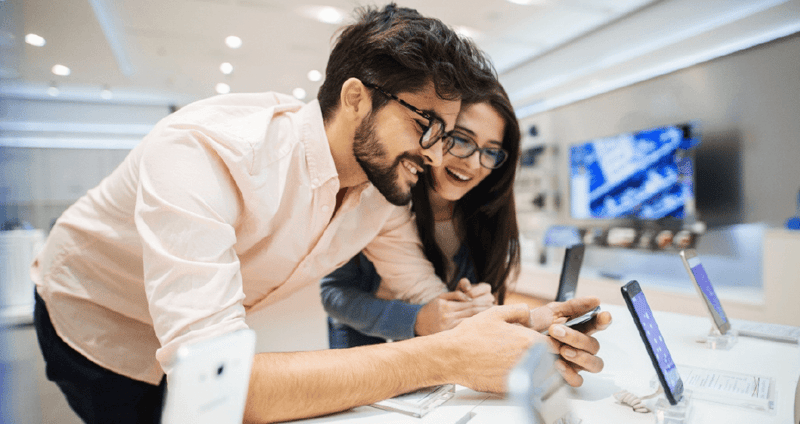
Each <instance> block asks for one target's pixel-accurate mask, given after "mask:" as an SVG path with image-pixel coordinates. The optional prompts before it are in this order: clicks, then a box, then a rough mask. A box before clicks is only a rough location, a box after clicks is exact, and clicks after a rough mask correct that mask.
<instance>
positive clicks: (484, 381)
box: [434, 304, 549, 393]
mask: <svg viewBox="0 0 800 424" xmlns="http://www.w3.org/2000/svg"><path fill="white" fill-rule="evenodd" d="M530 324H531V314H530V310H529V308H528V307H527V306H526V305H523V304H515V305H503V306H494V307H492V308H490V309H489V310H487V311H484V312H481V313H479V314H477V315H475V316H473V317H470V318H467V319H465V320H464V321H463V322H462V323H461V324H460V325H458V326H457V327H456V328H454V329H452V330H449V331H445V332H443V333H441V334H440V335H436V336H434V337H439V336H441V337H446V338H447V339H446V340H445V342H444V343H443V344H444V345H445V346H447V347H448V348H449V349H450V353H449V354H448V355H450V356H448V358H449V359H446V360H445V361H446V363H448V364H449V365H452V366H453V367H454V371H453V373H454V376H455V380H454V381H453V382H455V383H457V384H461V385H463V386H466V387H469V388H471V389H473V390H477V391H481V392H494V393H503V392H505V391H506V389H507V387H506V378H507V377H508V374H509V373H510V372H511V369H512V368H514V367H515V366H516V365H517V364H518V363H519V361H520V360H521V359H522V356H523V355H524V354H525V353H526V352H527V351H528V349H529V348H530V347H531V346H532V345H533V343H547V340H548V339H549V338H548V337H547V336H543V335H542V334H540V333H538V332H536V331H533V330H532V329H531V328H529V327H530Z"/></svg>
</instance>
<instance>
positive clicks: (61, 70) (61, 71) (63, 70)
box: [51, 65, 71, 77]
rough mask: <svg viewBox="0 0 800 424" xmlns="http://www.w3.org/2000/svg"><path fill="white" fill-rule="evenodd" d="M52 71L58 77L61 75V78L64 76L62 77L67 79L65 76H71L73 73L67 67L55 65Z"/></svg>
mask: <svg viewBox="0 0 800 424" xmlns="http://www.w3.org/2000/svg"><path fill="white" fill-rule="evenodd" d="M51 71H52V72H53V73H54V74H56V75H59V76H62V77H65V76H67V75H69V74H70V72H71V71H70V70H69V68H67V67H66V66H64V65H53V68H52V69H51Z"/></svg>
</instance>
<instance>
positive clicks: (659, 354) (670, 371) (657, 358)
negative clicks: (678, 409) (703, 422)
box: [622, 280, 683, 405]
mask: <svg viewBox="0 0 800 424" xmlns="http://www.w3.org/2000/svg"><path fill="white" fill-rule="evenodd" d="M622 297H623V298H624V299H625V304H627V305H628V310H629V311H630V312H631V316H632V317H633V322H635V323H636V328H637V329H638V330H639V335H640V336H642V341H643V342H644V346H645V348H646V349H647V354H648V355H650V360H651V361H652V362H653V368H655V369H656V374H657V375H658V379H659V381H661V387H663V388H664V392H665V394H666V396H667V400H668V401H669V403H670V404H672V405H677V404H678V402H679V401H680V400H681V398H682V397H683V380H681V376H680V374H678V368H677V367H676V366H675V362H673V360H672V355H670V354H669V349H667V345H666V343H664V338H663V337H662V336H661V330H659V329H658V324H657V323H656V320H655V318H653V311H651V310H650V305H649V304H648V303H647V299H646V298H645V297H644V293H643V292H642V288H641V287H640V286H639V282H638V281H636V280H633V281H630V282H629V283H628V284H625V285H624V286H622Z"/></svg>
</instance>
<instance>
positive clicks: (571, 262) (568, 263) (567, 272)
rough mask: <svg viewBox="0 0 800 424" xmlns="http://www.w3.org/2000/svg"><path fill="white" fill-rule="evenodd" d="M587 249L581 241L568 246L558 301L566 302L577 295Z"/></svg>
mask: <svg viewBox="0 0 800 424" xmlns="http://www.w3.org/2000/svg"><path fill="white" fill-rule="evenodd" d="M585 249H586V246H585V245H584V244H582V243H579V244H575V245H573V246H570V247H568V248H567V251H566V252H565V253H564V263H563V265H562V266H561V276H560V277H559V280H558V292H557V293H556V302H564V301H567V300H570V299H572V298H574V297H575V290H576V288H577V287H578V276H579V275H580V273H581V265H582V264H583V252H584V250H585Z"/></svg>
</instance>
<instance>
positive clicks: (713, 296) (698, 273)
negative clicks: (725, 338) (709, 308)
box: [688, 257, 728, 322]
mask: <svg viewBox="0 0 800 424" xmlns="http://www.w3.org/2000/svg"><path fill="white" fill-rule="evenodd" d="M688 262H689V266H690V267H691V269H692V274H693V275H694V279H695V280H697V285H698V286H700V290H702V291H703V294H704V295H705V296H706V299H708V301H709V302H710V303H711V304H712V305H713V306H714V310H715V311H717V314H719V316H720V318H722V321H723V322H728V318H727V317H726V316H725V311H723V310H722V305H721V304H720V303H719V298H718V297H717V293H716V292H715V291H714V286H712V285H711V280H709V279H708V275H707V274H706V270H705V269H704V268H703V265H702V264H701V263H700V259H698V258H696V257H695V258H690V259H689V261H688Z"/></svg>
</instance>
